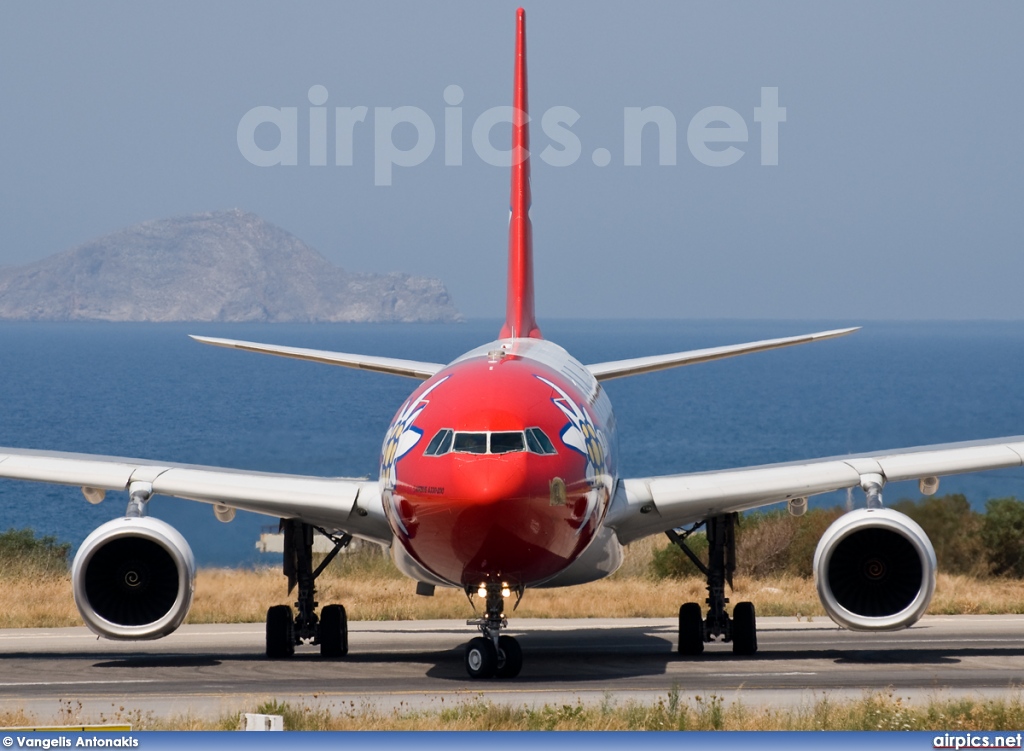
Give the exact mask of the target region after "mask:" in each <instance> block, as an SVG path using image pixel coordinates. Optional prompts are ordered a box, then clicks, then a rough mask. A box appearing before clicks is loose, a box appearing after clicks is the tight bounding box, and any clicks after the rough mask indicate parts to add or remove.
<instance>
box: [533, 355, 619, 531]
mask: <svg viewBox="0 0 1024 751" xmlns="http://www.w3.org/2000/svg"><path fill="white" fill-rule="evenodd" d="M537 378H538V379H539V380H540V381H542V382H543V383H546V384H547V385H548V386H550V387H551V388H552V389H554V390H555V391H556V392H557V393H558V396H557V397H555V398H553V399H552V400H551V401H552V403H553V404H554V405H555V406H556V407H558V409H559V410H561V412H562V414H564V415H565V416H566V417H567V418H568V419H569V422H568V424H567V425H566V426H565V427H564V428H562V432H561V434H560V437H561V439H562V443H564V444H565V445H566V446H568V447H569V448H570V449H572V450H573V451H576V452H578V453H580V454H583V456H585V457H586V459H587V480H588V481H589V482H590V488H591V490H590V492H589V493H587V511H586V514H585V515H584V516H583V519H582V520H581V521H580V526H579V531H582V530H583V528H584V527H586V525H587V522H588V521H589V520H590V517H591V516H592V515H593V513H594V510H595V509H596V508H597V502H598V489H599V488H600V487H602V484H603V483H602V481H601V479H600V478H601V477H602V476H603V475H607V474H608V452H607V450H606V448H605V442H604V438H603V436H602V435H601V434H600V432H599V431H598V430H597V428H596V427H595V426H594V423H593V421H592V420H591V419H590V416H589V415H588V414H587V413H586V411H585V410H584V409H583V408H582V407H580V406H579V405H578V404H576V402H575V401H573V399H572V397H571V396H569V395H568V394H567V393H566V392H565V390H564V389H562V388H561V387H559V386H558V385H556V384H554V383H552V382H551V381H549V380H548V379H547V378H544V377H542V376H539V375H538V376H537Z"/></svg>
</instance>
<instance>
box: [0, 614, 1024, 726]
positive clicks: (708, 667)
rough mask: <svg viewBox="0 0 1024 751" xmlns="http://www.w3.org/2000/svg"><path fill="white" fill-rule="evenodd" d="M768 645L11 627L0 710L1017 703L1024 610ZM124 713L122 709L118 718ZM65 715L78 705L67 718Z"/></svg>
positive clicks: (539, 631) (648, 635)
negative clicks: (856, 700)
mask: <svg viewBox="0 0 1024 751" xmlns="http://www.w3.org/2000/svg"><path fill="white" fill-rule="evenodd" d="M758 625H759V629H758V640H759V647H760V649H759V652H758V653H757V655H755V656H754V657H752V658H742V659H741V658H734V657H733V656H732V652H731V650H730V648H729V646H728V645H723V644H713V645H709V646H708V649H707V651H706V652H705V654H704V655H703V656H701V657H698V658H682V657H680V656H678V655H677V654H676V653H675V644H676V623H675V620H674V619H586V620H541V619H536V620H530V619H522V620H513V621H511V622H510V624H509V629H508V633H510V634H513V635H516V636H517V637H518V638H519V641H520V643H521V644H522V647H523V652H524V655H525V663H524V667H523V671H522V674H521V675H520V676H519V678H517V679H514V680H504V681H503V680H497V679H495V680H488V681H473V680H470V679H469V678H468V677H467V676H466V673H465V671H464V668H463V664H462V658H463V646H464V645H465V643H466V641H468V639H469V638H470V637H471V636H473V635H474V630H473V629H472V628H471V627H468V626H465V625H463V624H462V623H461V622H459V621H394V622H356V623H351V624H350V633H349V645H350V653H349V655H348V656H347V657H346V658H344V659H340V660H322V659H321V658H320V657H319V654H318V652H317V649H316V648H315V647H300V648H298V650H297V651H296V655H295V657H294V658H293V659H291V660H284V661H271V660H267V659H266V658H265V656H264V655H263V638H264V637H263V625H262V624H231V625H197V626H185V627H183V628H181V629H180V630H179V631H178V632H177V633H175V634H173V635H171V636H170V637H167V638H165V639H162V640H160V641H154V642H112V641H107V640H98V639H97V638H96V637H95V636H94V635H92V634H91V633H89V632H88V631H87V630H86V629H85V628H64V629H10V630H3V631H0V706H2V707H3V708H5V709H13V708H17V707H21V708H24V709H26V710H28V711H30V712H33V713H35V714H36V715H37V716H38V717H39V718H41V719H43V718H52V717H54V716H55V715H56V714H57V713H58V712H59V711H61V709H62V708H64V707H65V706H66V705H64V704H62V702H65V701H69V702H71V703H72V705H73V708H77V702H81V703H82V713H83V714H86V715H91V716H92V717H94V718H95V717H96V716H97V715H98V713H100V712H105V713H106V715H107V716H108V717H109V716H110V715H111V714H112V713H116V711H117V710H119V708H122V707H123V708H125V710H130V709H136V710H140V711H143V712H153V713H155V714H156V715H158V716H167V715H183V714H192V715H193V716H208V717H216V716H219V715H221V714H225V713H227V712H231V711H252V710H253V709H254V708H255V706H256V705H257V704H259V702H260V701H262V700H265V699H271V698H275V699H278V700H285V701H291V702H296V701H301V702H307V703H316V704H318V705H320V706H326V707H332V708H335V709H338V708H345V709H346V710H353V709H355V710H358V709H361V708H368V707H374V708H377V709H379V710H385V711H391V710H393V709H394V708H396V707H397V708H402V707H409V708H430V707H434V708H442V707H445V706H451V704H452V703H458V702H466V701H474V702H475V701H493V702H495V703H505V704H513V705H517V706H518V705H523V704H526V705H543V704H546V703H547V704H556V705H562V704H574V703H576V702H584V703H595V702H607V701H614V702H617V703H624V702H627V701H630V700H635V701H642V702H651V701H656V700H657V698H659V697H662V698H663V697H665V696H666V695H667V694H668V692H669V691H670V690H671V689H672V687H673V686H678V689H679V691H680V695H681V696H683V697H691V698H692V697H694V696H696V695H705V696H706V695H708V694H715V695H717V696H720V697H722V699H723V700H724V701H726V702H731V701H737V700H739V701H742V702H743V703H744V704H746V705H750V706H752V705H761V704H780V705H781V704H793V703H800V702H812V701H813V700H814V699H815V698H820V697H821V696H823V695H828V696H831V697H848V696H853V697H859V696H861V695H863V694H864V692H865V691H871V690H884V689H887V688H888V687H892V688H893V689H894V690H895V692H896V693H897V694H898V695H899V696H902V697H907V698H908V699H910V700H912V701H918V700H922V699H927V698H932V697H947V696H960V695H964V694H967V695H971V696H993V695H998V696H1004V697H1005V696H1009V695H1010V694H1011V693H1012V692H1013V691H1014V690H1015V687H1016V686H1018V685H1020V684H1021V683H1022V682H1024V616H1019V615H1007V616H1003V615H1000V616H930V617H926V618H924V619H923V620H922V621H921V622H920V623H919V624H918V625H917V626H915V627H914V628H912V629H909V630H907V631H900V632H894V633H875V634H863V633H854V632H850V631H843V630H841V629H839V628H837V627H836V626H835V625H833V624H832V623H831V622H830V621H828V620H825V619H815V620H814V621H813V622H808V621H807V620H806V619H804V620H802V621H797V620H795V619H794V618H762V619H760V620H759V624H758ZM125 710H121V711H122V713H123V712H124V711H125ZM65 711H67V710H66V709H65Z"/></svg>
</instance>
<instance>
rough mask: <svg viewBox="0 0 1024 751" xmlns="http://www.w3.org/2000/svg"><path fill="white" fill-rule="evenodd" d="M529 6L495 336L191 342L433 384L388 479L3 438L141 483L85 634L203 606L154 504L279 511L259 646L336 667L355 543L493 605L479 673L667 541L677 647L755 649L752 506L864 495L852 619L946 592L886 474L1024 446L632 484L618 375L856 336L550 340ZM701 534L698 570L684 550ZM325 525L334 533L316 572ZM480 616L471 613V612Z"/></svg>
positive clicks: (8, 465) (60, 472)
mask: <svg viewBox="0 0 1024 751" xmlns="http://www.w3.org/2000/svg"><path fill="white" fill-rule="evenodd" d="M525 23H526V21H525V12H524V11H523V9H521V8H520V9H519V10H518V11H517V14H516V43H515V66H514V87H513V92H514V98H513V117H512V119H513V122H512V155H513V159H512V162H513V164H512V169H511V172H512V176H511V205H510V218H509V247H508V278H507V298H506V310H505V321H504V324H503V325H502V327H501V330H500V332H499V334H498V338H497V339H496V340H495V341H492V342H488V343H486V344H483V345H481V346H479V347H477V348H476V349H473V350H471V351H469V352H467V353H465V354H464V355H462V356H461V357H458V358H457V359H456V360H454V361H453V362H451V363H449V364H447V365H445V364H440V363H431V362H418V361H410V360H402V359H396V358H390V357H374V356H366V355H359V354H350V353H339V352H327V351H320V350H313V349H304V348H296V347H287V346H279V345H272V344H259V343H254V342H244V341H236V340H231V339H219V338H209V337H202V336H193V337H192V338H193V339H195V340H196V341H198V342H201V343H204V344H209V345H214V346H219V347H227V348H232V349H237V350H243V351H247V352H254V353H263V354H270V355H276V356H282V357H290V358H295V359H299V360H309V361H313V362H320V363H326V364H330V365H337V366H342V367H349V368H358V369H363V370H370V371H375V372H378V373H388V374H392V375H396V376H403V377H407V378H412V379H417V380H420V381H422V383H421V384H420V385H419V386H418V387H417V388H416V389H415V390H414V391H413V392H412V394H411V395H410V396H409V397H408V399H406V401H405V403H404V404H402V405H401V407H400V408H399V409H398V411H397V413H396V414H395V417H394V419H393V420H392V422H391V424H390V425H389V427H388V429H387V433H386V435H385V437H384V442H383V447H382V449H381V458H380V474H379V478H378V480H377V481H376V482H374V481H370V480H366V479H353V478H342V477H313V476H299V475H287V474H271V473H262V472H254V471H243V470H235V469H226V468H221V467H208V466H196V465H187V464H179V463H175V462H161V461H152V460H142V459H126V458H118V457H105V456H96V455H90V454H73V453H64V452H48V451H35V450H26V449H17V448H0V477H2V478H11V479H18V480H30V481H40V482H49V483H60V484H65V485H71V486H80V487H81V489H82V492H83V494H84V495H85V497H86V499H87V500H88V501H90V502H93V503H98V502H100V501H102V500H103V498H104V497H105V495H106V492H107V491H127V493H128V506H127V509H126V511H125V514H124V516H123V517H121V518H118V519H114V520H112V521H109V522H107V523H105V524H103V525H101V526H100V527H98V528H97V529H96V530H95V531H93V532H92V533H91V534H90V535H89V536H88V537H87V538H86V539H85V541H84V542H83V543H82V545H81V546H80V548H79V549H78V551H77V553H76V555H75V558H74V561H73V563H72V569H71V577H72V582H73V592H74V599H75V602H76V605H77V607H78V610H79V612H80V613H81V616H82V619H83V620H84V622H85V624H86V625H87V626H88V627H89V628H90V629H91V630H92V631H93V632H95V633H96V634H98V635H99V636H102V637H106V638H109V639H121V640H146V639H158V638H161V637H163V636H166V635H168V634H170V633H172V632H173V631H174V630H175V629H177V628H178V626H180V625H181V623H182V622H183V621H184V619H185V617H186V616H187V614H188V612H189V608H190V606H191V603H192V596H193V588H194V579H195V559H194V557H193V554H192V551H191V549H190V547H189V545H188V542H187V541H186V540H185V538H184V537H183V536H182V535H181V533H180V532H178V531H177V530H176V529H174V528H173V527H171V526H170V525H169V524H167V523H166V522H163V521H161V520H159V519H157V518H155V517H152V516H149V515H148V513H147V508H148V502H149V500H150V499H151V498H152V497H153V496H154V495H164V496H174V497H178V498H184V499H189V500H193V501H198V502H202V503H206V504H211V505H212V506H213V511H214V514H215V516H216V518H217V519H219V520H220V521H223V522H229V521H231V520H232V519H233V518H234V515H235V512H236V510H239V509H242V510H246V511H251V512H255V513H258V514H264V515H269V516H273V517H277V518H279V519H280V520H281V528H282V530H283V532H284V550H285V555H284V565H283V569H284V574H285V575H286V577H287V579H288V585H289V588H288V591H289V593H291V592H292V591H293V589H294V588H295V587H296V586H297V588H298V591H297V595H296V603H295V611H293V610H292V607H291V606H288V605H277V606H274V607H271V608H270V609H269V610H268V612H267V619H266V654H267V656H268V657H270V658H276V659H286V658H288V657H289V656H291V655H292V654H293V653H294V651H295V647H296V646H297V645H299V644H303V643H311V644H314V645H318V646H319V649H320V653H321V655H322V656H324V657H327V658H339V657H343V656H344V655H346V654H347V653H348V650H349V644H348V624H347V615H346V611H345V608H344V606H343V605H339V604H330V605H326V606H325V607H323V608H321V609H320V610H319V613H318V612H317V608H318V603H317V602H316V587H315V582H316V579H317V577H318V576H319V574H320V573H321V572H322V571H323V569H324V568H325V566H326V565H327V564H328V563H329V562H330V561H331V560H332V559H333V558H334V556H335V555H337V554H338V553H339V552H340V551H341V550H342V549H343V548H344V547H345V546H346V545H348V544H349V543H350V542H351V541H352V539H354V538H360V539H364V540H369V541H373V542H376V543H378V544H381V545H384V546H386V547H388V548H389V549H390V551H391V555H392V558H393V560H394V562H395V564H396V566H397V567H398V569H399V570H401V571H402V572H403V573H404V574H406V575H407V576H408V577H410V578H411V579H412V580H413V581H414V582H415V583H416V592H417V594H422V595H431V594H433V593H434V590H435V588H436V587H454V588H457V589H460V590H463V591H464V592H465V593H466V595H467V597H468V598H469V599H470V601H471V602H473V600H474V598H476V599H477V600H478V601H480V604H481V606H482V610H483V613H482V615H481V617H479V618H477V619H474V620H470V621H467V623H468V624H469V625H474V626H476V627H477V628H478V629H479V631H480V635H479V636H476V637H474V638H472V639H470V640H469V642H468V644H467V645H466V649H465V654H464V662H465V668H466V671H467V673H468V674H469V676H471V677H472V678H491V677H496V678H514V677H515V676H517V675H518V674H519V673H520V671H521V669H522V666H523V653H522V649H521V647H520V646H519V644H518V642H517V641H516V639H515V638H513V637H511V636H508V635H507V634H503V633H502V631H503V629H505V628H506V627H507V617H506V612H507V611H508V605H509V604H510V602H511V601H512V600H514V601H515V604H518V602H519V600H520V599H521V598H522V597H523V596H524V593H525V592H526V591H527V590H529V589H534V588H540V587H565V586H571V585H575V584H582V583H585V582H590V581H595V580H597V579H601V578H603V577H606V576H608V575H610V574H612V573H613V572H614V571H615V570H616V569H617V568H618V567H619V566H620V564H621V563H622V559H623V546H624V545H626V544H628V543H630V542H632V541H634V540H638V539H640V538H643V537H646V536H649V535H662V534H664V535H667V536H668V538H669V539H670V540H671V541H672V542H673V543H675V544H676V545H678V546H679V547H680V548H681V549H682V550H683V552H685V553H686V554H687V555H688V556H689V557H690V558H691V559H693V561H694V562H695V563H696V564H697V566H698V568H699V569H700V570H701V572H702V573H703V575H704V577H705V578H706V580H707V590H708V597H707V599H706V601H705V604H706V606H707V607H706V612H705V609H702V607H701V605H700V604H698V603H694V602H688V603H684V604H682V605H681V606H680V608H679V622H678V626H679V630H678V643H677V651H678V653H679V654H681V655H686V656H697V655H699V654H701V653H702V652H703V650H704V647H705V644H707V643H710V642H715V641H720V642H724V643H731V645H732V650H733V652H734V654H737V655H751V654H754V653H755V652H756V651H757V626H756V615H755V609H754V605H753V603H750V602H740V603H737V604H736V605H735V606H734V607H733V608H732V611H731V613H730V612H729V609H728V608H727V605H728V604H729V600H728V598H727V597H726V585H727V584H728V585H730V586H731V583H732V575H733V572H734V569H735V560H736V546H735V528H736V524H737V519H738V515H739V514H740V513H742V512H744V511H746V510H749V509H756V508H759V507H763V506H767V505H770V504H776V503H785V504H787V507H788V509H789V511H790V512H791V513H793V514H795V515H800V514H802V513H804V511H805V510H806V508H807V499H808V498H809V497H811V496H814V495H817V494H821V493H827V492H832V491H836V490H841V489H844V488H846V489H851V488H858V487H859V488H861V489H862V490H863V492H864V495H865V505H864V507H863V508H860V509H857V510H853V511H850V512H848V513H846V514H844V515H843V516H841V517H840V518H839V519H838V520H837V521H836V522H835V523H834V524H832V526H831V527H829V528H828V530H827V531H826V532H825V533H824V535H823V536H822V538H821V540H820V541H819V543H818V546H817V549H816V551H815V554H814V561H813V567H814V574H815V580H816V587H817V591H818V594H819V596H820V599H821V602H822V605H823V606H824V609H825V610H826V612H827V613H828V614H829V616H830V617H831V618H832V619H833V620H834V621H835V622H836V623H837V624H839V625H840V626H843V627H846V628H848V629H854V630H863V631H892V630H898V629H903V628H908V627H910V626H911V625H913V624H914V623H916V622H917V621H918V620H919V619H920V618H921V616H922V615H923V614H924V613H925V611H926V610H927V608H928V604H929V602H930V601H931V598H932V595H933V593H934V590H935V579H936V568H937V566H936V558H935V551H934V549H933V547H932V544H931V542H930V541H929V539H928V537H927V535H926V534H925V533H924V531H923V530H922V529H921V527H920V526H919V525H918V524H916V523H915V522H914V521H912V520H911V519H910V518H909V517H907V516H905V515H904V514H901V513H899V512H897V511H894V510H892V509H887V508H885V507H884V506H883V502H882V491H883V488H884V486H885V484H886V483H887V482H896V481H906V480H917V481H918V482H919V487H920V490H921V492H922V493H924V494H926V495H931V494H933V493H935V491H936V490H937V489H938V484H939V478H940V477H942V476H944V475H951V474H958V473H966V472H976V471H981V470H990V469H1000V468H1007V467H1019V466H1022V465H1024V436H1016V437H1009V438H997V439H990V440H983V441H974V442H970V443H956V444H942V445H931V446H922V447H917V448H909V449H900V450H894V451H880V452H875V453H868V454H858V455H853V456H840V457H831V458H821V459H811V460H806V461H796V462H789V463H783V464H771V465H763V466H753V467H743V468H738V469H728V470H717V471H705V472H695V473H687V474H675V475H663V476H654V477H628V478H624V477H620V476H619V474H618V472H617V468H616V466H617V458H618V446H617V442H616V430H615V417H614V413H613V411H612V405H611V403H610V401H609V399H608V395H607V393H606V391H605V390H604V388H603V384H604V382H605V381H608V380H610V379H614V378H623V377H627V376H639V375H642V374H645V373H651V372H654V371H658V370H663V369H667V368H675V367H681V366H688V365H694V364H698V363H703V362H708V361H712V360H718V359H722V358H728V357H735V356H739V355H745V354H752V353H756V352H763V351H766V350H772V349H778V348H783V347H790V346H795V345H798V344H804V343H810V342H817V341H824V340H828V339H834V338H837V337H842V336H845V335H847V334H850V333H852V332H854V331H856V329H855V328H843V329H836V330H832V331H823V332H819V333H814V334H808V335H801V336H790V337H785V338H778V339H770V340H764V341H758V342H750V343H745V344H735V345H728V346H721V347H712V348H708V349H700V350H693V351H688V352H676V353H670V354H663V355H655V356H650V357H639V358H634V359H628V360H618V361H611V362H600V363H591V364H583V363H581V362H579V361H578V360H576V359H574V358H573V357H572V356H571V355H570V354H569V353H568V352H566V351H565V350H564V349H562V348H561V347H559V346H558V345H556V344H554V343H553V342H551V341H548V340H547V339H545V338H544V337H543V336H542V334H541V330H540V327H539V325H538V323H537V320H536V317H535V310H534V284H533V239H532V228H531V222H530V214H529V209H530V203H531V195H530V151H529V148H530V143H529V116H528V110H527V79H526V28H525ZM701 528H703V529H704V531H705V534H706V535H707V540H708V560H707V562H706V563H705V562H704V561H702V560H700V559H699V558H697V556H695V555H694V554H693V552H692V550H691V549H690V548H689V547H688V546H687V539H688V537H689V536H690V535H692V534H693V533H694V532H695V531H697V530H699V529H701ZM314 530H319V531H320V532H322V533H323V534H325V535H326V536H327V537H328V538H329V539H331V540H332V541H333V543H334V547H333V549H332V551H331V552H330V553H329V554H328V555H327V556H326V558H325V559H324V560H323V561H322V562H320V563H319V565H317V566H316V567H315V568H314V558H313V552H312V541H313V533H314ZM474 609H475V605H474Z"/></svg>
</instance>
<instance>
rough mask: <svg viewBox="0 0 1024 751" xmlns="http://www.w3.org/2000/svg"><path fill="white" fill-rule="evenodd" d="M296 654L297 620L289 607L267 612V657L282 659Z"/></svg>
mask: <svg viewBox="0 0 1024 751" xmlns="http://www.w3.org/2000/svg"><path fill="white" fill-rule="evenodd" d="M293 654H295V619H294V618H293V617H292V609H291V607H289V606H288V605H274V606H273V607H272V608H270V609H269V610H267V657H269V658H271V659H275V660H276V659H281V658H282V657H291V656H292V655H293Z"/></svg>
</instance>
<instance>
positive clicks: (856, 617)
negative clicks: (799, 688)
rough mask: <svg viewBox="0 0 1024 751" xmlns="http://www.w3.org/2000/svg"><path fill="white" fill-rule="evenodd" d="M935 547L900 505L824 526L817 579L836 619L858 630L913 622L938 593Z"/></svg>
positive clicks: (816, 554) (817, 553) (816, 558)
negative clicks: (898, 509) (827, 526)
mask: <svg viewBox="0 0 1024 751" xmlns="http://www.w3.org/2000/svg"><path fill="white" fill-rule="evenodd" d="M936 568H937V566H936V562H935V549H934V548H933V547H932V543H931V541H930V540H929V539H928V535H926V534H925V532H924V530H923V529H921V527H920V525H918V524H917V522H915V521H914V520H913V519H911V518H910V517H909V516H907V515H905V514H901V513H900V512H898V511H893V510H892V509H885V508H870V509H859V510H857V511H851V512H850V513H848V514H844V515H843V516H841V517H839V518H838V519H837V520H836V521H835V522H833V523H832V525H831V526H830V527H829V528H828V529H827V530H825V534H823V535H822V536H821V540H820V541H819V542H818V547H817V550H815V552H814V580H815V583H816V585H817V588H818V597H819V598H821V604H822V605H823V606H824V607H825V611H826V612H827V613H828V614H829V616H830V617H831V618H832V620H833V621H835V622H836V623H838V624H839V625H840V626H843V627H845V628H848V629H852V630H855V631H895V630H897V629H901V628H909V627H910V626H912V625H914V624H915V623H916V622H917V621H918V620H919V619H920V618H921V616H922V615H924V613H925V611H926V610H927V609H928V605H929V603H930V602H931V600H932V595H933V594H934V593H935V572H936Z"/></svg>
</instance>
